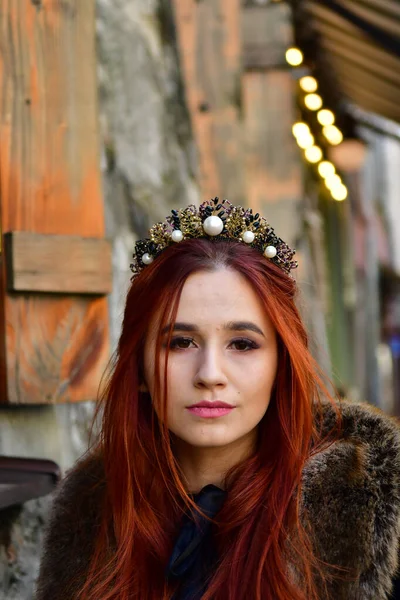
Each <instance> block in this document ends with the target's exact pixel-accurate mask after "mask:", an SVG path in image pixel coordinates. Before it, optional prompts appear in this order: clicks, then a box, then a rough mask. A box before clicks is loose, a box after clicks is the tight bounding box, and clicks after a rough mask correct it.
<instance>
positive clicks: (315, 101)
mask: <svg viewBox="0 0 400 600" xmlns="http://www.w3.org/2000/svg"><path fill="white" fill-rule="evenodd" d="M304 104H305V105H306V106H307V108H308V109H309V110H318V109H320V108H321V106H322V98H321V96H320V95H319V94H307V96H305V98H304Z"/></svg>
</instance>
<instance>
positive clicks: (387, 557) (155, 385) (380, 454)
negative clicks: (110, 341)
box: [36, 198, 400, 600]
mask: <svg viewBox="0 0 400 600" xmlns="http://www.w3.org/2000/svg"><path fill="white" fill-rule="evenodd" d="M135 250H136V254H135V260H134V263H133V264H132V265H131V268H132V271H133V274H134V275H133V278H132V285H131V288H130V290H129V292H128V295H127V300H126V308H125V314H124V321H123V326H122V333H121V337H120V340H119V345H118V350H117V354H116V359H115V362H114V365H113V369H112V373H111V377H110V378H109V380H108V383H107V386H106V388H105V390H104V392H103V395H102V402H101V403H100V404H99V405H98V410H99V409H100V407H101V408H102V410H103V412H102V428H101V435H100V437H99V439H98V440H97V442H96V444H95V445H93V447H92V448H91V450H90V451H89V452H88V453H87V454H86V455H85V456H84V457H83V458H82V459H81V460H80V461H79V462H78V463H77V464H76V465H75V467H74V468H73V469H72V470H71V471H70V472H69V473H68V475H67V477H66V478H65V480H64V482H63V484H62V486H61V488H60V490H59V491H58V494H57V497H56V499H55V502H54V507H53V513H52V517H51V519H50V523H49V527H48V532H47V537H46V540H45V548H44V553H43V557H42V563H41V568H40V575H39V579H38V582H37V595H36V598H37V600H58V599H59V600H72V599H78V598H79V599H80V600H112V599H113V600H114V599H119V600H128V599H140V600H162V599H172V598H173V599H174V600H189V599H190V600H197V599H200V598H202V599H203V600H211V599H213V600H253V599H254V600H261V599H262V600H317V599H318V600H322V599H327V600H341V599H343V600H344V599H346V600H348V599H354V600H383V599H384V598H387V597H389V593H390V592H391V589H392V577H393V576H394V575H395V572H396V569H397V551H398V539H399V535H400V434H399V428H398V424H397V422H396V421H395V420H394V419H393V418H390V417H388V416H386V415H384V413H382V412H381V411H379V410H378V409H375V408H373V407H371V406H370V405H367V404H362V403H360V404H353V403H349V402H345V401H339V400H335V399H334V398H332V397H331V396H330V394H329V392H328V389H327V387H326V386H325V385H324V383H323V377H321V375H320V374H319V373H318V368H317V366H316V364H315V363H314V361H313V359H312V357H311V355H310V353H309V351H308V349H307V336H306V333H305V330H304V326H303V324H302V322H301V319H300V316H299V313H298V311H297V309H296V306H295V297H296V284H295V281H294V280H293V278H292V277H291V270H292V269H293V268H295V267H296V263H295V262H294V261H293V254H294V252H293V251H292V250H291V249H290V248H289V247H288V246H287V245H286V244H285V243H284V242H283V241H282V240H281V239H280V238H278V237H277V236H276V235H275V233H274V230H273V229H272V228H271V227H270V226H269V225H268V223H267V222H266V221H265V220H264V219H262V218H260V216H259V215H258V214H257V215H253V213H252V211H251V210H250V209H248V210H244V209H243V208H241V207H233V206H232V205H231V204H230V203H229V202H227V201H223V202H219V200H218V198H216V199H214V200H212V201H210V202H205V203H203V204H202V205H201V206H200V208H199V209H198V210H197V209H196V208H195V207H194V206H189V207H188V208H186V209H184V210H180V211H172V216H171V217H168V218H167V219H166V221H165V222H164V223H159V224H157V225H155V226H154V227H153V228H152V229H151V238H150V239H148V240H143V241H140V242H137V244H136V249H135Z"/></svg>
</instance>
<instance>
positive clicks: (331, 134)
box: [322, 125, 343, 146]
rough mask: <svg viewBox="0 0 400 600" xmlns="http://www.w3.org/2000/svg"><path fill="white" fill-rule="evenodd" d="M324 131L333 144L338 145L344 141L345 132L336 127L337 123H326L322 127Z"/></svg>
mask: <svg viewBox="0 0 400 600" xmlns="http://www.w3.org/2000/svg"><path fill="white" fill-rule="evenodd" d="M322 133H323V134H324V136H325V137H326V139H327V140H328V142H330V143H331V144H332V145H333V146H337V145H338V144H340V143H341V142H343V133H342V132H341V131H340V129H338V128H337V127H336V125H326V126H325V127H324V128H323V129H322Z"/></svg>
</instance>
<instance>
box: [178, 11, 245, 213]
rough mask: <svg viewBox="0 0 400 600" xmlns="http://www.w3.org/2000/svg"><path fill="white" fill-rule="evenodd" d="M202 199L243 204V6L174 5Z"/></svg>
mask: <svg viewBox="0 0 400 600" xmlns="http://www.w3.org/2000/svg"><path fill="white" fill-rule="evenodd" d="M173 6H174V12H175V22H176V26H177V37H178V44H179V50H180V58H181V64H182V69H183V75H184V82H185V89H186V98H187V102H188V106H189V110H190V115H191V120H192V124H193V129H194V137H195V140H196V142H197V147H198V152H199V163H200V178H199V179H200V187H201V194H202V197H203V199H206V198H211V197H212V196H216V195H217V196H223V197H227V198H228V199H230V200H231V201H232V202H234V203H236V202H238V203H240V202H243V201H244V181H243V169H242V159H243V156H242V135H241V127H240V68H241V46H240V21H239V15H240V0H202V1H201V2H198V1H196V0H173Z"/></svg>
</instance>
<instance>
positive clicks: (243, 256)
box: [79, 239, 340, 600]
mask: <svg viewBox="0 0 400 600" xmlns="http://www.w3.org/2000/svg"><path fill="white" fill-rule="evenodd" d="M221 267H225V268H229V269H234V270H236V271H237V272H239V273H241V274H242V275H243V276H244V277H245V278H246V280H247V281H248V282H249V283H250V285H251V286H252V287H253V289H254V290H255V291H256V293H257V294H258V296H259V297H260V298H261V300H262V302H263V304H264V306H265V310H266V312H267V314H268V316H269V318H270V319H271V321H272V323H273V325H274V327H275V329H276V332H277V338H278V345H279V352H278V357H279V358H278V370H277V375H276V381H275V384H274V388H273V392H272V396H271V400H270V404H269V407H268V410H267V412H266V414H265V416H264V417H263V419H262V421H261V422H260V424H259V441H258V445H257V448H256V449H255V451H254V454H253V455H252V456H251V457H250V458H248V459H246V461H244V462H243V463H242V464H239V465H237V466H236V467H234V468H233V469H232V470H231V471H230V472H229V473H228V474H227V476H226V489H227V499H226V501H225V504H224V506H223V508H222V510H221V511H220V513H219V514H218V515H217V517H216V522H217V524H218V528H217V534H216V538H215V543H216V545H217V547H218V551H219V556H220V558H221V560H220V562H219V564H218V565H217V567H216V571H215V574H214V575H213V577H212V579H211V581H210V585H209V588H208V591H207V593H206V595H205V596H204V600H211V599H213V600H247V599H248V598H254V599H256V600H261V599H262V600H317V598H319V597H320V596H318V594H319V593H320V592H318V590H317V587H318V589H319V590H321V582H322V584H323V583H324V570H323V568H321V563H320V561H319V559H318V558H317V557H316V556H315V555H314V553H313V544H312V541H311V538H310V537H309V535H308V533H307V532H306V529H307V528H306V527H305V526H304V520H305V519H306V515H305V514H304V515H301V511H300V507H301V503H300V497H301V478H302V471H303V467H304V465H305V462H306V461H307V459H308V458H309V457H310V454H311V453H312V452H315V451H317V449H318V448H321V445H322V444H323V443H326V440H323V439H321V432H320V429H319V423H320V422H322V420H320V419H319V418H318V415H322V411H321V410H320V409H321V399H322V398H324V399H330V401H331V402H332V403H333V404H335V400H334V399H333V398H331V397H330V395H329V392H328V389H327V386H326V385H325V384H324V382H323V377H322V376H321V375H320V374H319V370H318V367H317V365H316V363H315V361H314V359H313V358H312V356H311V354H310V352H309V350H308V349H307V334H306V332H305V329H304V326H303V323H302V320H301V317H300V315H299V312H298V310H297V308H296V304H295V298H296V284H295V281H294V280H293V279H291V278H290V277H289V276H288V275H286V274H285V273H284V272H283V271H282V270H281V269H280V268H278V267H277V266H276V265H274V264H273V263H272V262H271V261H268V260H266V259H265V258H264V257H263V256H262V255H261V254H260V253H258V252H256V251H255V250H254V249H252V248H249V247H247V246H246V245H245V244H239V243H237V242H230V241H221V240H208V239H192V240H187V241H183V242H181V243H179V244H175V245H174V246H171V247H170V248H168V249H167V250H165V251H164V252H163V253H162V254H161V255H160V256H159V257H158V258H157V259H156V260H155V261H154V262H153V263H152V264H151V265H149V266H147V267H146V268H145V269H144V270H143V271H142V272H141V273H140V275H138V276H137V277H136V278H135V279H134V280H133V281H132V285H131V287H130V289H129V291H128V294H127V299H126V307H125V312H124V319H123V324H122V331H121V336H120V339H119V344H118V348H117V351H116V354H115V356H114V360H113V363H112V369H111V373H110V375H109V378H108V379H107V383H106V385H105V387H104V389H103V391H102V394H101V397H100V401H99V403H98V405H97V410H96V415H95V420H96V419H97V417H98V415H99V414H100V411H101V413H102V416H101V418H102V422H101V431H100V435H99V437H98V439H97V440H96V444H95V446H94V448H93V452H98V453H99V456H101V458H102V461H103V464H104V478H105V482H106V486H105V489H106V493H105V495H104V505H103V506H102V507H99V510H101V513H102V514H101V526H100V528H99V531H98V535H97V538H96V541H95V552H94V554H93V559H92V563H91V568H90V569H89V576H88V578H87V581H86V582H85V585H84V587H83V589H82V590H81V593H80V595H79V599H80V600H99V598H101V599H102V600H117V599H118V600H128V599H129V600H131V599H138V600H161V599H168V598H171V597H172V594H173V591H174V590H173V589H171V588H170V587H169V584H168V583H167V582H166V580H165V567H166V564H167V562H168V558H169V555H170V552H171V550H172V547H173V543H174V538H175V536H176V534H177V532H178V531H179V523H180V520H181V518H182V515H183V512H184V511H185V510H186V509H187V508H190V507H192V508H193V502H192V500H191V498H190V496H189V495H188V493H187V491H186V490H185V487H184V485H183V483H182V477H181V476H180V471H179V465H178V464H177V462H176V460H175V457H174V454H173V449H172V447H171V443H170V434H169V432H168V429H167V427H166V426H165V423H164V422H163V419H160V421H159V419H158V418H157V417H156V412H155V410H154V408H153V402H159V401H160V400H159V399H158V392H156V394H155V396H156V399H155V398H153V399H150V398H149V396H148V394H146V393H143V392H140V391H139V387H140V383H141V377H142V369H143V348H144V341H145V339H146V332H147V331H148V328H149V324H150V322H151V319H152V317H153V316H154V315H155V314H156V313H157V312H158V311H160V315H161V321H160V331H161V329H163V327H165V326H166V324H167V323H171V324H173V322H174V320H175V318H176V314H177V309H178V303H179V298H180V294H181V291H182V288H183V286H184V284H185V281H186V280H187V278H188V277H189V276H190V275H191V274H193V273H195V272H198V271H204V270H215V269H217V268H221ZM170 334H171V332H170ZM160 349H161V336H159V339H158V343H157V345H156V352H157V359H156V375H158V379H159V380H160V365H159V362H160V359H159V355H160ZM166 360H168V355H167V359H166ZM161 383H162V382H161V381H159V387H158V390H160V389H161ZM164 383H165V382H164ZM165 388H166V386H165ZM165 388H164V389H165ZM166 402H167V399H166V398H164V401H163V410H164V412H165V405H166ZM338 416H339V414H338ZM338 422H339V424H340V419H339V421H338ZM293 565H295V567H293ZM317 577H318V586H317V583H316V581H317Z"/></svg>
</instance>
